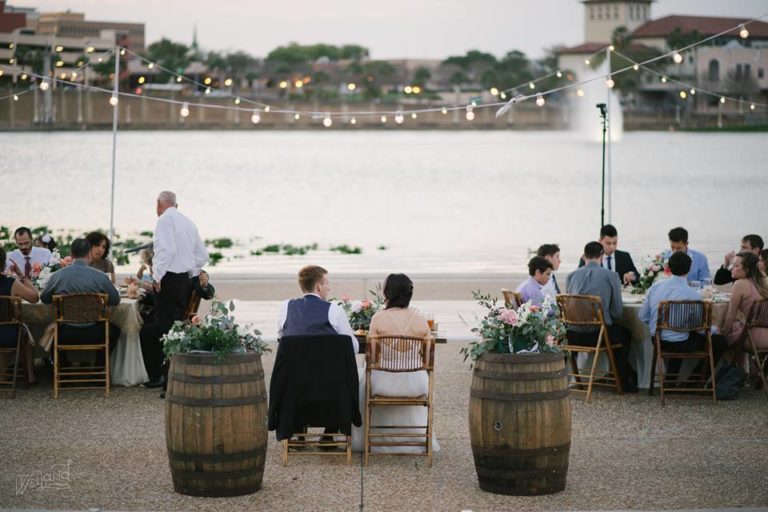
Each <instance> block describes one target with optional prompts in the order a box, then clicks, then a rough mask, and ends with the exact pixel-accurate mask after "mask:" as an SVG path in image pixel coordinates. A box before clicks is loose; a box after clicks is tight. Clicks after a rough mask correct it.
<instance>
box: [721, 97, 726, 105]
mask: <svg viewBox="0 0 768 512" xmlns="http://www.w3.org/2000/svg"><path fill="white" fill-rule="evenodd" d="M720 104H721V105H725V96H720Z"/></svg>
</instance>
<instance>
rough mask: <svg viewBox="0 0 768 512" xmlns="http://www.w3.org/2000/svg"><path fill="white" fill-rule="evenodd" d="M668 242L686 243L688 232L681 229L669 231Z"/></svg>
mask: <svg viewBox="0 0 768 512" xmlns="http://www.w3.org/2000/svg"><path fill="white" fill-rule="evenodd" d="M669 241H670V242H682V243H684V244H687V243H688V230H687V229H685V228H683V227H676V228H672V229H670V230H669Z"/></svg>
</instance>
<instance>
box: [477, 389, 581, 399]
mask: <svg viewBox="0 0 768 512" xmlns="http://www.w3.org/2000/svg"><path fill="white" fill-rule="evenodd" d="M469 396H470V397H471V398H480V399H487V400H499V401H504V402H535V401H543V400H560V399H561V398H566V397H567V396H568V389H560V390H556V391H545V392H542V393H504V392H501V391H490V390H486V389H470V390H469Z"/></svg>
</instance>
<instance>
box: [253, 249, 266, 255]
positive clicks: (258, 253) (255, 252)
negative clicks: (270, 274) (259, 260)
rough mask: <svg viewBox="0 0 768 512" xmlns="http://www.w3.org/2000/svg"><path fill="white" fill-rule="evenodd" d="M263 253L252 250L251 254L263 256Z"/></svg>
mask: <svg viewBox="0 0 768 512" xmlns="http://www.w3.org/2000/svg"><path fill="white" fill-rule="evenodd" d="M262 254H264V253H263V252H262V251H258V250H256V251H251V256H261V255H262Z"/></svg>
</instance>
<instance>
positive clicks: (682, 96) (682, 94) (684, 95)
mask: <svg viewBox="0 0 768 512" xmlns="http://www.w3.org/2000/svg"><path fill="white" fill-rule="evenodd" d="M687 97H688V93H687V92H685V91H680V99H683V100H684V99H686V98H687Z"/></svg>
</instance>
